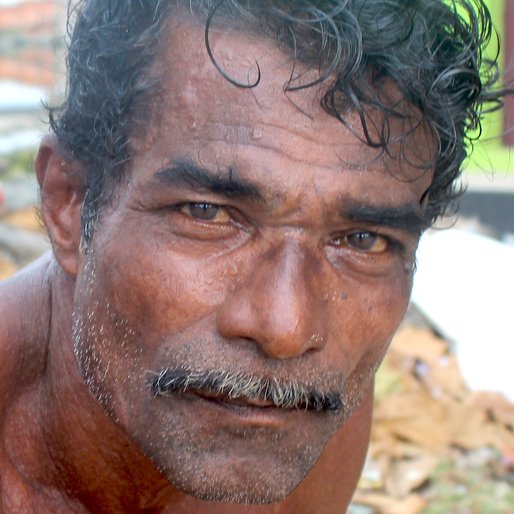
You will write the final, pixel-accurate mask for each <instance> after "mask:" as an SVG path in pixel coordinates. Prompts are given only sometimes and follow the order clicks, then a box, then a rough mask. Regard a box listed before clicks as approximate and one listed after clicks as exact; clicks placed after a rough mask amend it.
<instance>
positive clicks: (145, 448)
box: [73, 251, 379, 504]
mask: <svg viewBox="0 0 514 514" xmlns="http://www.w3.org/2000/svg"><path fill="white" fill-rule="evenodd" d="M85 259H86V261H85V267H84V271H83V278H82V281H81V283H80V286H79V290H78V296H77V298H79V297H80V301H79V302H76V306H77V308H76V309H74V313H73V347H74V353H75V357H76V359H77V362H78V364H79V368H80V370H81V373H82V376H83V379H84V382H85V384H86V386H87V388H88V389H89V391H90V392H91V394H92V395H93V396H94V397H95V398H96V400H97V401H98V403H100V404H101V405H102V406H103V408H104V410H105V412H106V414H107V415H109V416H110V417H111V418H112V419H113V420H114V422H115V423H117V424H119V425H121V427H122V428H123V429H124V430H125V431H126V432H127V435H128V436H129V437H130V438H131V439H132V440H133V441H134V442H135V443H136V445H137V446H138V447H139V449H140V450H141V451H142V452H143V453H144V454H145V455H146V456H147V457H148V458H149V459H151V460H152V461H153V462H154V464H155V466H156V467H157V468H158V469H159V470H160V471H161V472H162V473H163V474H164V475H165V476H166V477H167V478H168V480H169V481H170V482H171V483H172V484H173V486H175V487H176V488H177V489H179V490H182V491H184V492H186V493H188V494H190V495H192V496H194V497H196V498H199V499H203V500H207V501H223V502H235V503H242V504H268V503H275V502H278V501H281V500H283V499H284V498H285V497H287V496H288V495H289V494H290V493H291V491H292V490H293V489H294V488H295V487H296V486H297V485H298V484H299V483H300V482H301V481H302V480H303V479H304V477H305V476H306V474H307V473H308V471H309V470H310V469H311V468H312V467H313V466H314V464H315V463H316V461H317V459H318V458H319V456H320V454H321V452H322V450H323V448H324V446H325V445H326V443H327V442H328V440H329V439H330V437H331V436H332V435H333V433H334V432H335V431H336V430H337V429H338V428H339V427H340V426H342V425H343V424H344V422H345V421H346V420H347V419H348V418H349V417H350V416H351V414H352V413H353V412H354V411H355V409H357V407H358V406H359V405H360V403H361V401H362V398H363V397H364V394H365V393H366V391H367V389H368V387H369V384H370V382H371V379H372V377H373V375H374V372H375V371H376V368H377V367H378V364H379V363H377V364H376V366H371V367H367V368H366V369H365V370H362V371H359V372H358V373H357V372H356V373H353V374H352V375H351V376H350V377H349V379H348V380H347V381H346V383H345V384H344V387H343V381H342V379H339V380H336V381H334V382H333V383H332V384H331V385H332V390H334V389H335V388H338V390H339V391H341V394H340V398H341V406H340V408H338V409H337V412H333V413H330V414H328V415H327V419H326V426H325V428H324V430H323V434H318V435H319V436H320V437H319V438H317V440H312V441H307V442H306V441H305V440H303V439H299V441H298V442H297V443H296V444H294V445H293V446H291V444H290V443H289V442H288V441H286V440H284V437H281V436H280V434H269V435H267V443H268V445H267V448H266V452H267V454H266V455H263V459H262V460H264V459H266V458H267V455H273V456H275V458H276V459H277V461H278V462H279V463H280V465H279V466H275V468H274V472H273V473H270V470H269V469H268V467H267V466H266V465H265V463H263V465H262V466H259V465H258V462H257V463H256V462H255V459H254V460H253V461H252V463H251V464H252V465H251V469H248V470H247V469H246V467H245V466H244V462H241V463H239V464H238V465H237V466H236V467H235V468H234V470H233V472H231V473H225V472H224V471H222V472H221V473H218V474H213V467H214V465H213V464H212V463H210V465H202V463H205V462H206V455H207V456H209V452H212V451H214V452H215V454H216V455H220V454H223V453H224V452H225V453H226V454H227V455H230V452H231V450H232V447H231V444H230V438H223V434H221V436H220V437H219V439H216V440H215V441H213V440H205V438H202V435H201V434H202V431H203V430H204V428H205V427H202V426H198V427H183V426H180V425H179V426H176V425H175V424H174V420H173V418H169V419H159V418H155V419H158V422H157V423H156V424H160V425H161V426H160V427H156V426H155V424H154V426H152V427H148V428H145V427H146V425H145V424H143V425H142V426H141V427H132V428H128V427H127V426H126V424H127V423H126V422H125V420H120V418H119V417H118V414H117V411H118V409H117V405H116V403H117V401H119V399H117V394H116V392H118V394H119V393H120V391H126V393H125V397H127V396H128V395H130V394H131V391H132V392H133V393H135V394H134V397H135V398H138V399H141V398H143V401H147V402H155V401H156V399H155V398H153V397H152V376H153V377H155V372H157V371H158V370H155V372H154V373H153V375H152V372H150V373H149V371H150V370H148V369H144V366H137V365H135V364H134V363H137V362H138V356H140V355H141V353H142V351H143V349H142V348H141V347H139V346H138V340H139V336H138V335H137V332H136V331H135V330H134V329H133V328H132V327H131V325H130V323H129V322H128V320H126V319H125V318H123V317H121V316H120V315H119V313H116V312H114V310H113V309H112V307H111V305H110V303H109V301H108V299H106V298H102V299H101V300H99V299H98V294H97V295H95V294H94V293H95V286H96V280H97V275H96V263H95V258H94V255H93V252H92V251H91V252H89V254H88V255H86V257H85ZM95 297H96V299H95ZM100 298H101V297H100ZM97 312H102V313H103V319H104V321H103V322H102V321H101V320H100V321H99V320H97V319H96V316H97V314H96V313H97ZM113 333H114V334H115V337H113ZM186 353H189V354H191V353H194V352H191V351H189V352H186ZM120 354H121V356H122V359H124V360H125V361H127V362H131V363H132V366H131V367H130V369H129V370H128V372H127V370H125V372H124V373H125V374H124V375H120V373H119V372H118V370H116V369H113V368H112V357H110V356H117V355H118V356H119V355H120ZM176 365H177V366H184V365H186V366H187V363H184V361H182V362H177V363H176ZM203 366H205V364H203V365H202V364H201V365H200V367H203ZM203 369H210V368H205V367H204V368H203ZM161 372H162V370H161ZM325 388H326V386H325ZM153 394H155V391H153ZM120 397H123V395H121V396H120ZM145 398H146V400H145ZM156 433H157V434H160V437H155V434H156ZM254 435H255V434H254V433H248V434H245V433H244V431H243V432H242V433H241V434H240V438H241V440H244V439H245V437H248V441H249V442H248V443H247V444H251V441H252V439H251V437H253V436H254ZM170 457H171V458H170ZM342 465H344V463H342Z"/></svg>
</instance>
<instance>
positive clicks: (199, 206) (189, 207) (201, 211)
mask: <svg viewBox="0 0 514 514" xmlns="http://www.w3.org/2000/svg"><path fill="white" fill-rule="evenodd" d="M180 211H181V212H183V213H184V214H186V215H188V216H191V217H192V218H194V219H196V220H199V221H211V222H214V223H228V222H229V221H230V216H229V214H228V212H227V210H226V209H224V208H223V207H220V206H219V205H214V204H212V203H186V204H184V205H182V207H181V208H180Z"/></svg>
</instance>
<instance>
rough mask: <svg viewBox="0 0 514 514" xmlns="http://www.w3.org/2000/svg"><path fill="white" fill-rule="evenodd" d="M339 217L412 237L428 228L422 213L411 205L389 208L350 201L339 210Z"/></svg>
mask: <svg viewBox="0 0 514 514" xmlns="http://www.w3.org/2000/svg"><path fill="white" fill-rule="evenodd" d="M344 203H348V202H344ZM340 215H341V216H342V217H343V218H346V219H350V220H352V221H357V222H360V223H365V224H370V225H376V226H379V227H386V228H392V229H396V230H403V231H405V232H408V233H410V234H412V235H414V236H418V235H419V234H421V232H423V230H425V229H426V228H427V226H428V221H427V219H426V218H425V216H424V215H423V212H422V211H421V210H420V208H419V207H416V206H414V205H413V204H411V203H407V204H403V205H398V206H394V207H389V206H379V205H360V204H357V203H354V202H353V201H352V202H349V205H345V207H343V209H341V211H340Z"/></svg>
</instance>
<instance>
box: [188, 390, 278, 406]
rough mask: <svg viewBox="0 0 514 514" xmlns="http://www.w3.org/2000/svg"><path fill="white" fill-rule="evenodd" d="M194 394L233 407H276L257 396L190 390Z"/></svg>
mask: <svg viewBox="0 0 514 514" xmlns="http://www.w3.org/2000/svg"><path fill="white" fill-rule="evenodd" d="M192 393H193V394H194V395H195V396H198V397H200V398H202V399H203V400H207V401H209V402H214V403H217V404H218V405H222V406H225V405H226V406H234V407H253V408H258V409H278V408H279V407H277V405H275V404H274V403H273V402H271V401H268V400H262V399H258V398H241V397H238V398H231V397H230V396H228V395H223V394H216V393H210V392H206V391H192Z"/></svg>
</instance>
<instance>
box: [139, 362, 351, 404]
mask: <svg viewBox="0 0 514 514" xmlns="http://www.w3.org/2000/svg"><path fill="white" fill-rule="evenodd" d="M149 386H150V389H151V391H152V392H153V394H154V395H155V396H167V395H169V394H170V393H174V392H179V393H186V392H196V393H202V392H204V393H208V394H211V395H216V396H220V397H224V398H228V399H230V400H236V399H243V400H245V399H247V400H263V401H266V402H271V403H272V404H273V405H274V406H275V407H278V408H281V409H298V410H313V411H318V412H321V411H329V412H337V411H341V410H342V409H343V407H344V403H343V400H342V397H341V394H340V393H339V392H334V391H330V392H323V391H319V390H317V389H316V388H312V387H307V386H304V385H302V384H299V383H297V382H294V381H282V380H278V379H275V378H271V379H262V378H259V377H255V376H252V375H246V374H244V373H241V372H231V371H194V370H190V369H187V368H175V369H172V368H165V369H162V370H161V371H159V372H157V373H152V377H151V379H150V381H149Z"/></svg>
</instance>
